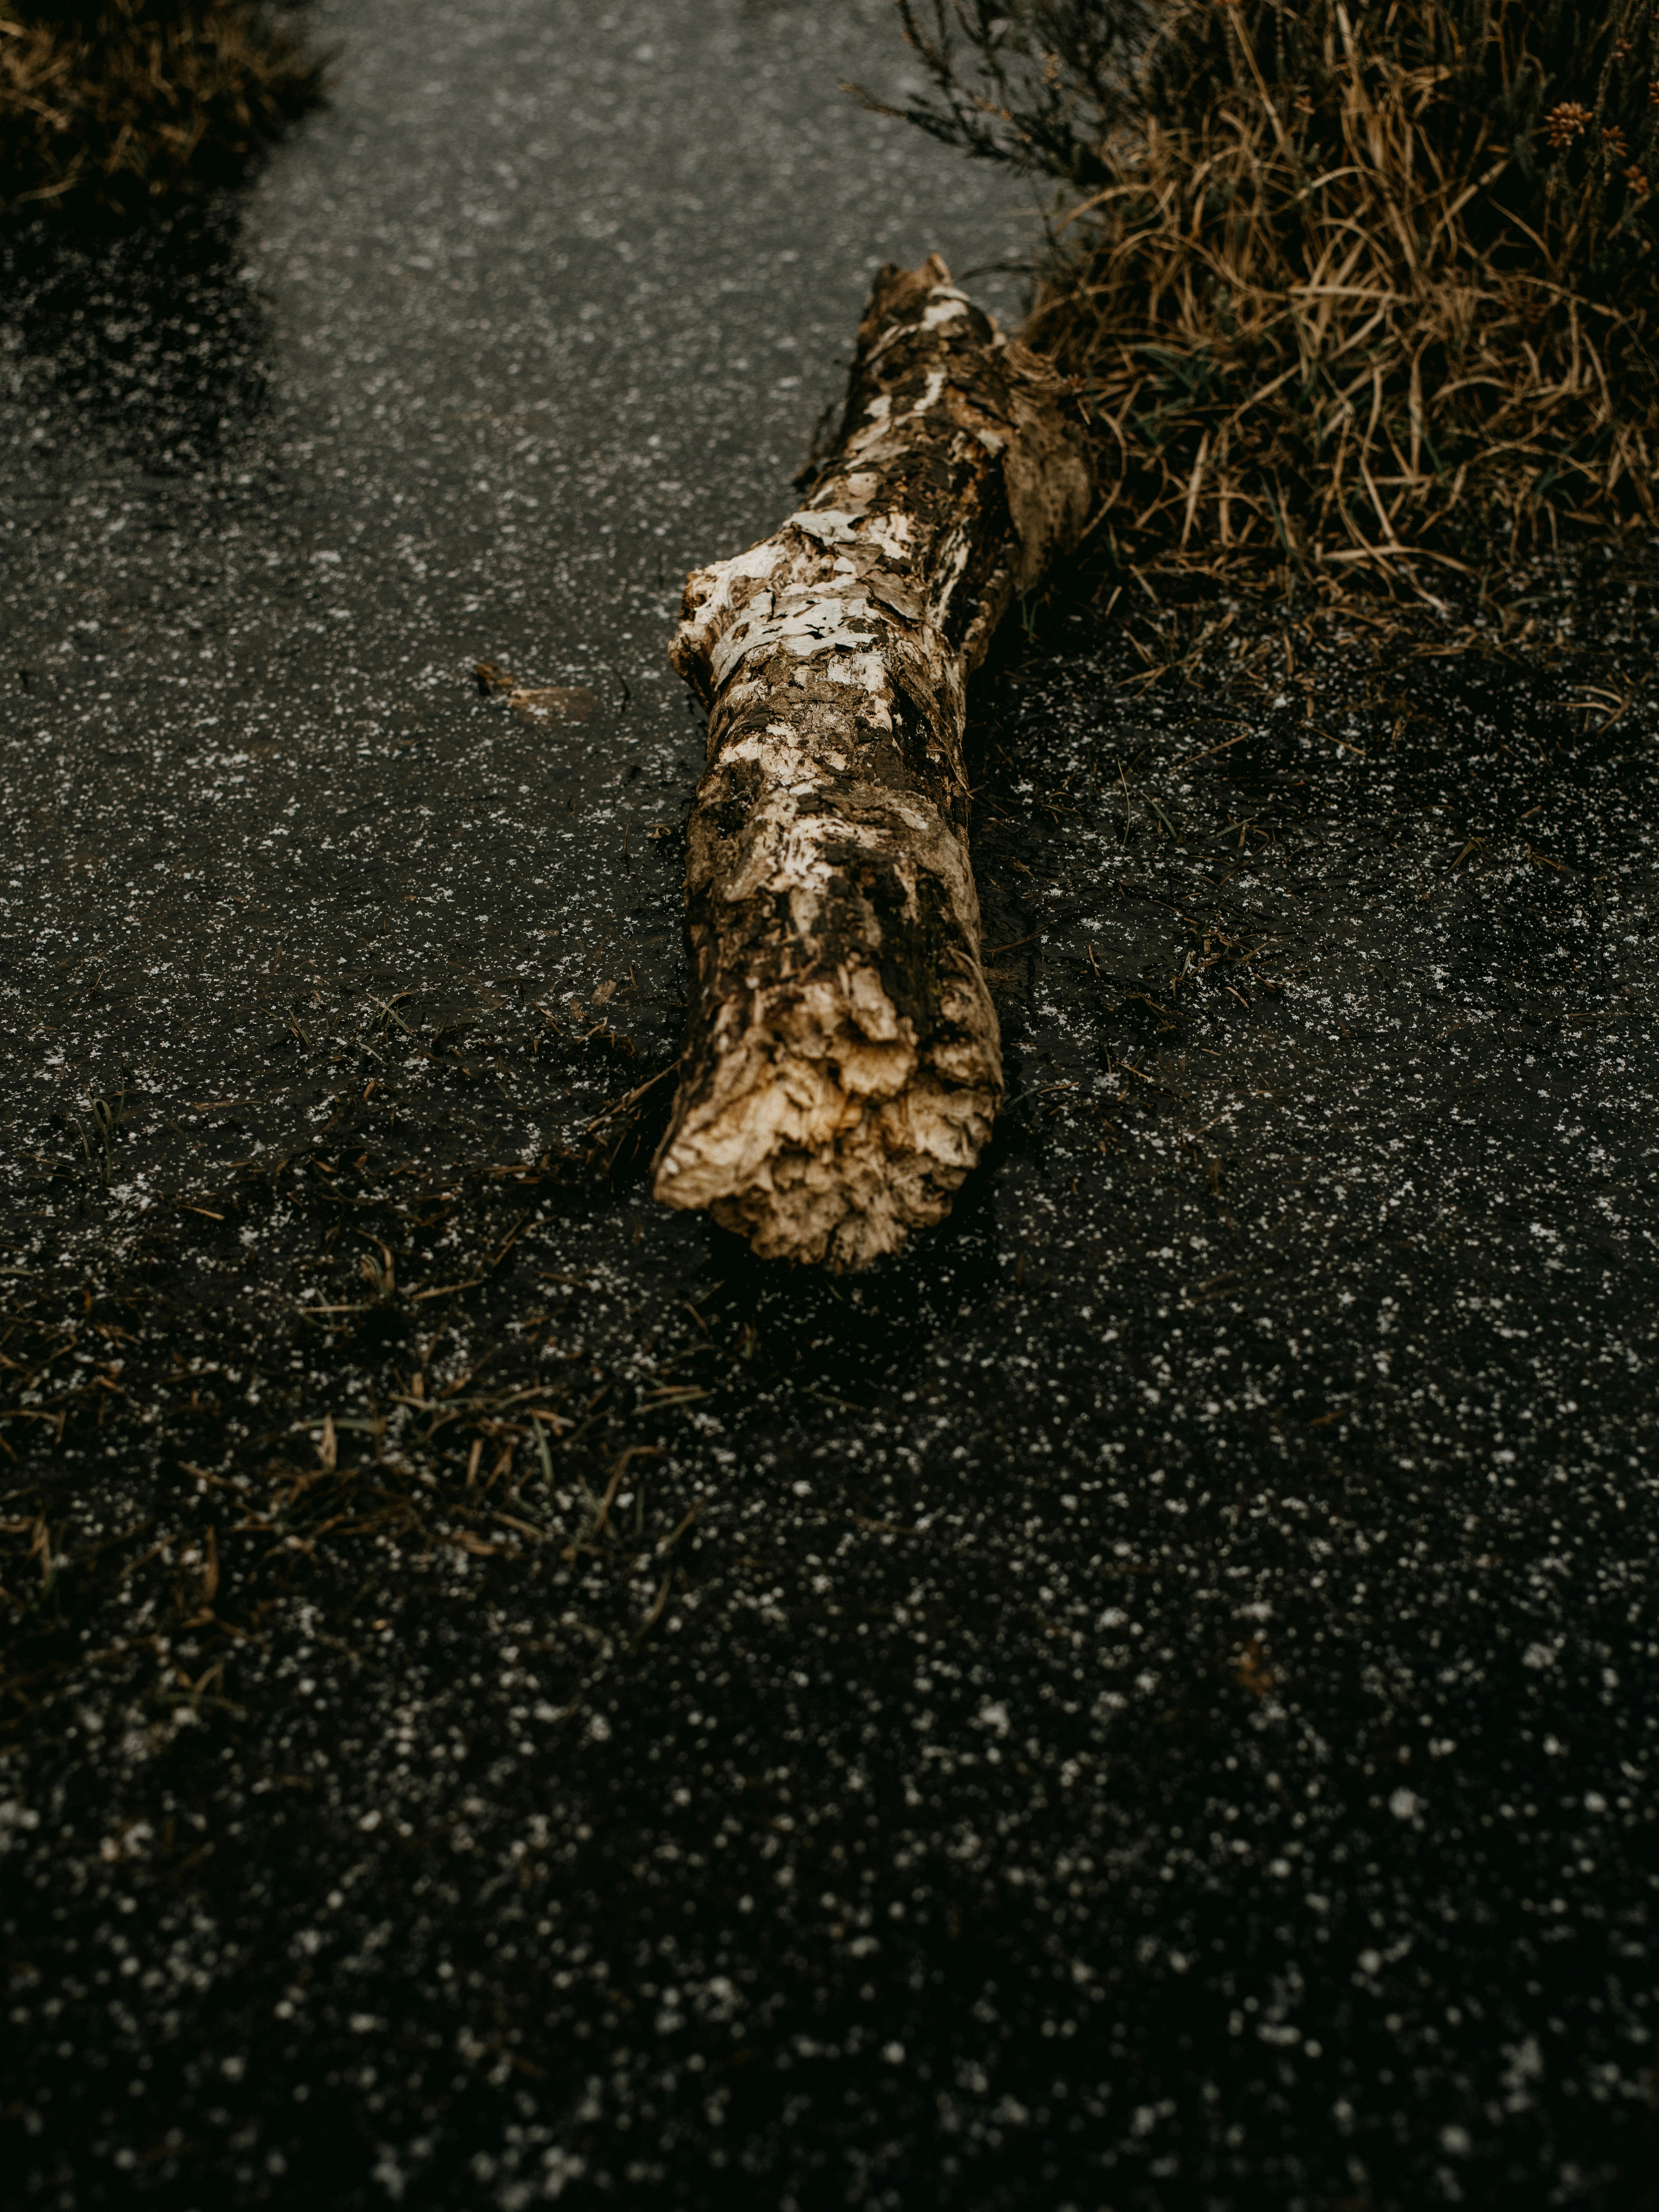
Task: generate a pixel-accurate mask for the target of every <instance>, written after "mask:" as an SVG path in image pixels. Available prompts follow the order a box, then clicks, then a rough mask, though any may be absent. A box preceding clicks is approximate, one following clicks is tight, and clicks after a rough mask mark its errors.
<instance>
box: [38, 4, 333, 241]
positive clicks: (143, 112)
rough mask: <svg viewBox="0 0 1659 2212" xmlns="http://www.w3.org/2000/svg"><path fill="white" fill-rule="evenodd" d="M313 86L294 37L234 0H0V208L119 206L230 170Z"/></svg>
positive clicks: (251, 154)
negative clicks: (84, 1)
mask: <svg viewBox="0 0 1659 2212" xmlns="http://www.w3.org/2000/svg"><path fill="white" fill-rule="evenodd" d="M320 93H321V70H320V68H319V64H318V63H317V62H316V61H315V60H314V59H313V58H312V57H311V56H310V55H308V54H307V52H306V50H305V48H304V46H302V45H301V42H300V41H299V40H297V39H296V38H295V37H294V36H293V35H292V34H291V33H289V32H287V31H285V30H283V29H282V28H281V27H279V26H278V25H277V24H276V22H275V21H273V20H272V18H271V17H270V15H269V14H268V13H267V12H265V11H264V10H263V9H260V8H259V7H258V6H257V5H246V4H241V0H91V4H88V5H87V6H85V7H77V6H75V5H64V4H52V0H22V4H21V7H20V6H19V5H18V4H17V0H12V4H11V5H9V6H7V5H6V4H5V0H0V211H9V210H18V209H26V208H34V209H40V208H52V207H55V206H64V205H74V206H76V207H82V208H84V207H88V206H91V207H95V208H98V209H100V210H104V211H106V213H107V214H109V215H112V216H117V217H121V218H130V217H131V216H136V215H137V214H139V213H141V212H142V211H143V210H144V209H146V208H147V207H150V206H152V205H154V204H155V203H156V202H158V201H161V200H165V199H167V198H168V197H173V196H174V195H176V194H178V193H179V192H180V191H192V190H196V189H199V188H202V187H204V186H209V185H216V184H223V183H228V182H230V181H231V180H233V179H234V178H236V177H238V176H240V175H241V174H242V173H244V172H245V171H246V168H247V167H248V166H249V164H250V163H251V162H252V161H253V160H254V159H255V158H256V157H257V156H258V154H259V153H260V152H261V151H263V149H264V148H265V147H266V146H268V145H270V144H271V143H273V142H274V141H275V140H276V139H277V138H279V137H281V136H282V134H283V131H286V130H287V129H288V127H289V125H290V124H291V123H292V122H294V120H295V118H297V117H298V116H300V115H301V114H302V113H303V112H304V111H305V110H306V109H307V107H308V106H312V105H313V103H314V102H315V100H317V99H318V98H319V96H320Z"/></svg>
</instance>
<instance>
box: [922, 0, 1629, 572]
mask: <svg viewBox="0 0 1659 2212" xmlns="http://www.w3.org/2000/svg"><path fill="white" fill-rule="evenodd" d="M898 4H899V6H900V9H901V13H902V15H903V17H904V19H905V25H906V29H907V33H908V36H909V38H910V40H911V43H912V45H913V46H915V48H916V50H917V51H918V52H919V53H920V54H921V58H922V59H923V61H924V63H925V64H926V65H927V68H928V70H929V71H930V73H931V75H932V76H933V82H934V85H935V88H936V90H937V92H938V94H940V95H942V97H939V98H937V99H935V100H933V101H932V102H929V103H917V104H915V105H914V106H912V108H911V109H910V110H908V111H907V112H908V113H909V116H910V119H912V120H913V121H918V122H921V123H922V124H923V125H924V126H925V127H927V128H928V129H929V130H931V131H934V133H935V134H936V135H938V136H939V137H945V138H947V139H951V140H952V141H953V142H954V143H957V144H959V145H962V146H964V147H965V148H967V149H968V150H969V151H971V152H973V153H975V154H979V155H990V156H994V157H995V158H1000V159H1004V160H1012V161H1019V162H1021V163H1023V164H1024V165H1026V166H1028V167H1046V168H1048V169H1049V170H1050V171H1052V172H1053V173H1056V174H1059V175H1060V176H1061V177H1063V178H1065V179H1066V180H1067V181H1068V182H1069V183H1071V184H1073V185H1075V186H1080V187H1082V188H1083V191H1082V195H1081V197H1076V198H1074V199H1073V204H1072V206H1071V208H1070V210H1069V211H1068V212H1067V214H1066V217H1065V219H1064V221H1063V222H1061V224H1060V227H1059V229H1058V232H1057V235H1056V241H1055V249H1054V256H1053V258H1052V259H1051V261H1050V263H1049V264H1048V267H1047V268H1046V269H1045V270H1043V271H1042V274H1041V276H1040V280H1039V283H1038V287H1037V292H1036V301H1035V307H1034V311H1033V314H1032V318H1031V321H1030V325H1029V327H1028V329H1027V331H1026V332H1025V333H1024V335H1025V336H1026V337H1028V338H1029V339H1030V341H1031V342H1032V343H1036V345H1038V346H1041V347H1042V348H1043V349H1046V350H1048V351H1049V352H1050V353H1052V354H1053V355H1054V356H1055V357H1056V358H1057V359H1058V360H1059V361H1060V363H1061V364H1062V365H1063V366H1064V367H1065V368H1067V369H1069V370H1071V371H1073V373H1074V374H1076V375H1077V376H1078V377H1079V379H1080V380H1082V382H1083V385H1084V386H1085V390H1086V393H1087V399H1088V405H1089V409H1090V412H1091V416H1092V419H1093V420H1094V422H1095V423H1096V425H1097V429H1098V432H1099V435H1100V437H1101V439H1102V441H1103V445H1104V447H1106V449H1107V459H1108V481H1109V492H1108V495H1107V499H1106V502H1105V507H1104V511H1103V515H1102V516H1101V517H1100V518H1098V520H1097V527H1099V528H1100V529H1101V530H1103V532H1105V533H1107V535H1108V537H1109V542H1110V543H1111V544H1112V545H1113V546H1114V547H1115V549H1116V550H1117V553H1118V555H1119V556H1120V558H1121V559H1122V560H1123V561H1125V562H1142V561H1146V560H1151V559H1157V560H1160V561H1174V562H1177V563H1180V564H1185V565H1189V566H1201V567H1204V568H1208V569H1215V568H1223V569H1228V570H1240V571H1243V570H1244V569H1247V568H1249V567H1250V566H1252V565H1260V564H1261V563H1262V562H1264V561H1265V562H1268V563H1270V564H1273V565H1275V566H1277V567H1278V568H1279V570H1280V571H1281V572H1283V573H1285V574H1287V575H1290V576H1294V577H1297V578H1300V579H1303V580H1314V581H1316V582H1319V583H1322V584H1324V585H1326V586H1332V587H1335V586H1340V583H1341V582H1342V581H1343V580H1345V579H1346V578H1348V577H1352V576H1353V575H1354V574H1356V573H1366V574H1372V575H1382V576H1383V577H1386V578H1388V579H1389V580H1410V581H1412V582H1413V583H1415V584H1417V585H1418V586H1419V588H1421V587H1422V579H1423V577H1424V576H1425V574H1427V573H1428V568H1427V567H1426V566H1425V564H1435V563H1438V564H1442V565H1443V566H1444V567H1449V568H1459V567H1464V566H1468V565H1470V564H1471V563H1475V562H1486V561H1489V560H1490V559H1491V558H1492V556H1493V555H1494V554H1495V553H1496V554H1498V555H1499V556H1501V555H1503V554H1504V553H1505V552H1506V551H1507V552H1508V553H1510V554H1511V555H1512V554H1514V553H1516V551H1518V550H1522V549H1523V548H1529V547H1531V546H1533V545H1535V544H1540V543H1543V544H1553V543H1554V542H1555V541H1556V540H1557V538H1558V537H1559V533H1560V532H1562V530H1563V529H1564V528H1571V527H1579V528H1583V527H1589V528H1593V529H1595V530H1598V531H1607V530H1616V529H1620V528H1622V527H1625V526H1629V525H1632V524H1634V523H1641V522H1644V521H1647V520H1651V519H1652V517H1653V515H1654V513H1655V495H1654V485H1653V477H1654V468H1655V461H1656V456H1659V283H1656V271H1659V259H1656V245H1659V231H1656V223H1655V210H1656V205H1659V192H1656V191H1654V190H1653V187H1654V185H1659V40H1656V15H1659V9H1656V6H1655V4H1654V0H1615V4H1613V5H1608V4H1606V0H1600V3H1599V4H1597V3H1596V0H1589V3H1588V4H1583V5H1579V6H1573V5H1571V4H1557V3H1556V0H1542V4H1530V5H1528V4H1524V0H1296V4H1295V5H1294V6H1292V5H1290V4H1287V0H1231V4H1226V0H1221V4H1218V0H1196V4H1188V3H1187V0H1183V4H1178V5H1172V6H1170V7H1168V8H1156V7H1149V6H1142V5H1140V4H1139V0H1135V4H1133V5H1132V6H1131V7H1129V8H1123V7H1115V6H1113V5H1111V4H1109V0H1024V4H1018V3H1017V4H1012V5H1005V6H1003V7H1001V8H1000V9H997V10H995V11H993V10H992V9H990V8H989V7H988V5H987V4H985V0H933V8H932V14H931V19H930V21H928V23H927V24H926V25H924V23H923V21H922V18H921V9H920V8H919V7H918V6H917V5H916V4H915V0H898Z"/></svg>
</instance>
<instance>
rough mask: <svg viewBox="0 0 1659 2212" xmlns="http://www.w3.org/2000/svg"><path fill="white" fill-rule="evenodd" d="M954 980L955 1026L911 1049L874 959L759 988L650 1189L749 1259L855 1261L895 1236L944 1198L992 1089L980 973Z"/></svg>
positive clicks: (992, 1047) (995, 1076) (865, 1260)
mask: <svg viewBox="0 0 1659 2212" xmlns="http://www.w3.org/2000/svg"><path fill="white" fill-rule="evenodd" d="M974 983H977V985H978V988H977V990H975V989H974V988H973V987H972V985H973V984H974ZM958 996H959V997H960V999H961V1000H962V1001H963V1003H962V1005H961V1006H959V1007H958V1008H955V1009H949V1008H947V1010H946V1011H947V1012H956V1013H957V1017H958V1018H957V1021H956V1022H954V1023H952V1024H951V1028H952V1029H953V1030H955V1031H956V1035H955V1036H953V1037H952V1038H951V1039H950V1040H949V1041H945V1040H941V1041H939V1042H935V1043H934V1044H933V1048H932V1049H931V1050H930V1051H927V1052H926V1054H924V1053H922V1052H921V1051H919V1050H918V1044H917V1038H916V1035H915V1024H914V1023H913V1022H912V1021H910V1020H909V1019H908V1018H905V1017H903V1016H901V1015H900V1014H899V1013H898V1012H897V1011H896V1008H895V1007H894V1006H893V1003H892V1001H891V1000H890V998H889V997H888V995H887V993H886V991H885V990H884V988H883V986H882V982H881V979H880V976H879V975H878V973H877V972H876V970H875V969H873V968H869V967H858V968H855V969H853V970H852V972H851V974H850V975H848V973H847V971H845V970H844V969H843V970H842V972H841V973H840V974H838V975H830V976H824V977H820V978H818V979H816V980H814V981H809V982H806V983H804V984H803V985H801V986H799V987H796V988H794V989H793V990H792V989H788V988H787V987H786V988H785V989H783V990H779V991H774V992H772V993H769V994H765V997H764V1001H763V1003H761V1004H757V1005H752V1006H750V1008H748V1009H747V1010H746V1012H747V1016H748V1018H747V1019H746V1021H745V1022H744V1023H743V1024H742V1025H743V1028H744V1034H742V1035H741V1036H736V1035H733V1036H729V1037H727V1038H726V1039H723V1040H722V1043H721V1048H720V1051H719V1053H718V1054H717V1055H716V1056H715V1057H714V1060H713V1063H712V1069H711V1075H712V1079H711V1080H710V1081H709V1082H708V1084H707V1085H706V1086H705V1087H704V1088H703V1089H702V1091H701V1092H700V1093H699V1094H698V1096H697V1097H696V1098H695V1099H694V1100H692V1101H690V1102H688V1104H687V1107H686V1109H685V1110H684V1112H683V1114H682V1115H680V1116H679V1117H678V1119H677V1122H676V1126H675V1127H674V1128H673V1129H672V1131H671V1133H670V1136H669V1139H668V1142H667V1144H666V1145H665V1147H664V1149H663V1152H661V1154H660V1155H659V1160H658V1164H657V1176H656V1194H657V1196H658V1198H659V1199H660V1200H663V1202H664V1203H665V1204H666V1205H669V1206H694V1207H706V1208H707V1209H708V1212H710V1213H712V1214H713V1215H714V1218H715V1220H716V1221H718V1222H719V1223H720V1226H721V1227H722V1228H724V1229H730V1230H734V1231H736V1232H737V1233H738V1235H739V1236H741V1237H747V1238H748V1239H749V1240H750V1243H751V1244H752V1245H753V1246H754V1249H755V1251H756V1252H757V1255H759V1257H760V1258H762V1259H763V1260H772V1259H791V1260H797V1261H805V1262H807V1263H809V1264H812V1263H816V1264H819V1265H827V1266H829V1267H832V1268H836V1269H840V1268H857V1267H867V1266H869V1264H870V1263H871V1261H874V1260H878V1259H880V1258H881V1257H882V1256H883V1255H884V1254H886V1253H890V1252H896V1251H897V1250H898V1249H899V1248H900V1247H901V1246H902V1244H903V1243H904V1242H905V1240H906V1238H907V1237H908V1236H909V1235H910V1233H911V1232H912V1231H914V1230H917V1229H923V1228H927V1227H928V1226H930V1225H932V1224H933V1223H934V1222H936V1221H939V1220H942V1219H943V1218H944V1217H945V1214H946V1213H948V1212H950V1210H951V1199H952V1197H953V1196H954V1195H955V1194H956V1192H957V1190H958V1189H959V1188H960V1187H961V1185H962V1182H963V1178H964V1177H965V1176H967V1174H968V1171H969V1169H970V1168H971V1167H972V1166H973V1164H974V1163H975V1160H976V1159H977V1158H978V1157H979V1154H980V1151H981V1147H982V1146H984V1144H985V1142H986V1140H987V1138H988V1137H989V1136H990V1133H991V1128H992V1125H993V1123H994V1121H995V1119H996V1115H997V1109H998V1108H999V1106H1000V1104H1001V1102H1002V1073H1001V1067H1000V1060H999V1056H998V1054H997V1050H996V1034H995V1027H994V1017H992V1019H991V1025H990V1028H989V1031H988V1034H987V1030H986V1025H985V1022H984V1019H983V1015H988V1014H989V1012H990V1008H989V1002H988V1000H986V999H985V997H984V985H983V982H982V981H980V979H978V978H977V977H975V978H973V979H971V981H970V980H969V979H967V978H964V979H963V986H962V987H960V988H959V991H958ZM981 1002H982V1014H981ZM975 1017H980V1018H978V1019H975ZM729 1026H730V1027H731V1028H732V1029H736V1028H737V1027H738V1024H736V1023H733V1024H730V1025H729ZM975 1032H977V1033H975Z"/></svg>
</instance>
